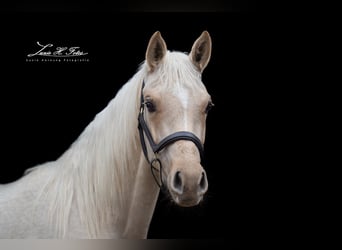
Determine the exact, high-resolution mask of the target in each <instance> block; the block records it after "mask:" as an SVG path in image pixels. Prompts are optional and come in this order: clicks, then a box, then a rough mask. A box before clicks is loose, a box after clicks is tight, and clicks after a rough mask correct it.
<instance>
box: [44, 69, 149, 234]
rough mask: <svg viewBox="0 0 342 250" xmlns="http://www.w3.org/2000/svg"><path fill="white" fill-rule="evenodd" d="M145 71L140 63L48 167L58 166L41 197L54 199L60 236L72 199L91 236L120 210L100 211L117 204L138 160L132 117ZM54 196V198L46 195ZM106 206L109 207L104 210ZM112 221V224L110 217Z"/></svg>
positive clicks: (53, 212)
mask: <svg viewBox="0 0 342 250" xmlns="http://www.w3.org/2000/svg"><path fill="white" fill-rule="evenodd" d="M144 75H145V67H142V68H141V69H140V71H139V72H137V73H136V74H135V76H133V77H132V78H131V79H130V80H129V81H128V82H127V83H126V84H125V85H124V86H123V87H122V88H121V89H120V90H119V92H118V93H117V95H116V97H115V98H114V99H112V100H111V101H110V102H109V104H108V105H107V107H106V108H105V109H104V110H102V111H101V112H100V113H98V114H97V115H96V117H95V119H94V120H93V121H92V122H91V123H90V124H89V125H88V126H87V127H86V129H85V130H84V131H83V132H82V134H81V135H80V136H79V138H78V139H77V140H76V141H75V142H74V143H73V144H72V145H71V147H70V148H69V149H68V150H67V151H66V152H65V153H64V154H63V155H62V156H61V157H60V158H59V159H58V160H57V161H56V162H53V163H52V165H53V167H54V168H57V169H56V171H55V172H54V175H53V176H52V177H51V179H50V180H49V183H47V186H46V188H45V191H46V192H44V195H46V197H49V199H47V200H49V201H53V202H52V204H51V207H50V216H51V220H52V221H51V222H52V223H53V224H55V225H56V227H57V228H56V229H57V231H58V232H60V233H61V234H62V235H61V236H63V235H64V234H65V233H66V230H67V225H68V221H69V219H70V218H69V217H70V212H71V211H70V210H71V203H72V201H73V199H76V200H75V202H76V203H77V207H78V211H77V213H78V214H79V215H80V217H81V220H82V221H83V223H84V225H85V226H86V227H87V229H88V231H89V234H90V235H89V236H96V235H97V233H98V230H99V229H100V228H101V226H102V225H103V224H104V223H108V219H109V218H111V219H114V220H115V219H116V216H118V215H119V214H120V212H118V213H117V214H104V211H113V210H114V209H110V208H112V207H113V206H114V205H115V207H116V208H120V209H123V210H124V209H126V208H124V207H122V205H123V204H124V202H123V201H124V199H126V198H127V197H125V193H126V189H127V185H128V184H132V182H131V181H129V180H130V178H132V177H133V176H134V174H135V173H134V171H135V169H134V168H133V167H131V168H129V166H137V165H138V162H137V159H139V157H138V156H139V155H140V152H139V145H138V143H139V141H138V139H139V138H138V134H137V115H138V111H139V105H140V103H139V101H140V87H141V82H142V79H143V77H144ZM51 196H54V197H51ZM108 208H109V209H108ZM112 223H114V222H113V221H112Z"/></svg>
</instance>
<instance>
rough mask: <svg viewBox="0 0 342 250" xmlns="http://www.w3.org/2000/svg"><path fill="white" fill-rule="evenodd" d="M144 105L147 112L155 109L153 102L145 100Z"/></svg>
mask: <svg viewBox="0 0 342 250" xmlns="http://www.w3.org/2000/svg"><path fill="white" fill-rule="evenodd" d="M145 106H146V108H147V110H148V112H154V111H156V106H155V105H154V103H153V102H152V101H145Z"/></svg>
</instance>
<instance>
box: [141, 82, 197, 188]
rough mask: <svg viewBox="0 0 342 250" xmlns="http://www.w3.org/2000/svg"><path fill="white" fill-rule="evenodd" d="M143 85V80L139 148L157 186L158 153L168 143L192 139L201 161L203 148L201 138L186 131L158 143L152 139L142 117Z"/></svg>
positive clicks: (143, 84) (160, 170)
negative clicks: (148, 150)
mask: <svg viewBox="0 0 342 250" xmlns="http://www.w3.org/2000/svg"><path fill="white" fill-rule="evenodd" d="M144 87H145V82H144V81H143V83H142V86H141V96H140V111H139V115H138V129H139V136H140V142H141V148H142V150H143V152H144V155H145V158H146V160H147V162H148V163H149V164H150V166H151V172H152V175H153V177H154V179H155V181H156V183H157V185H158V186H159V187H161V186H162V185H163V181H162V163H161V161H160V160H159V158H158V153H159V152H160V151H161V150H162V149H163V148H165V147H166V146H168V145H170V144H171V143H174V142H175V141H179V140H186V141H192V142H193V143H194V144H195V145H196V147H197V148H198V151H199V153H200V157H201V161H202V160H203V151H204V150H203V144H202V142H201V140H200V139H199V138H198V137H197V136H196V135H195V134H193V133H191V132H188V131H179V132H175V133H173V134H170V135H168V136H166V137H165V138H164V139H162V140H161V141H160V142H159V143H155V142H154V140H153V137H152V134H151V132H150V130H149V128H148V126H147V124H146V122H145V119H144V110H145V102H144V95H143V89H144ZM144 133H145V136H146V137H147V140H148V142H149V145H150V147H151V149H152V151H153V153H154V158H153V159H152V160H149V158H148V152H147V147H146V143H145V137H144ZM156 164H158V165H159V169H158V167H157V166H156ZM153 170H156V171H159V175H160V182H161V183H159V182H158V180H157V178H156V176H155V174H154V172H153Z"/></svg>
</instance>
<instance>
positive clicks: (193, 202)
mask: <svg viewBox="0 0 342 250" xmlns="http://www.w3.org/2000/svg"><path fill="white" fill-rule="evenodd" d="M170 194H171V197H172V200H173V201H174V202H175V203H176V204H177V205H178V206H180V207H194V206H197V205H198V204H199V203H200V202H201V201H202V199H203V196H194V197H183V196H182V195H177V194H173V193H172V192H170Z"/></svg>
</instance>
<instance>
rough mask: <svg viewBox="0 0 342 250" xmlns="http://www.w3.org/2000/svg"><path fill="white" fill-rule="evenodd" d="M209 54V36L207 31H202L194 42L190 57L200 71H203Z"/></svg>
mask: <svg viewBox="0 0 342 250" xmlns="http://www.w3.org/2000/svg"><path fill="white" fill-rule="evenodd" d="M210 56H211V38H210V35H209V33H208V31H203V32H202V34H201V36H200V37H199V38H197V40H196V41H195V42H194V44H193V46H192V49H191V52H190V59H191V61H192V62H193V64H194V65H195V66H196V67H197V68H198V70H199V71H200V72H203V70H204V69H205V67H206V66H207V64H208V62H209V60H210Z"/></svg>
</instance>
